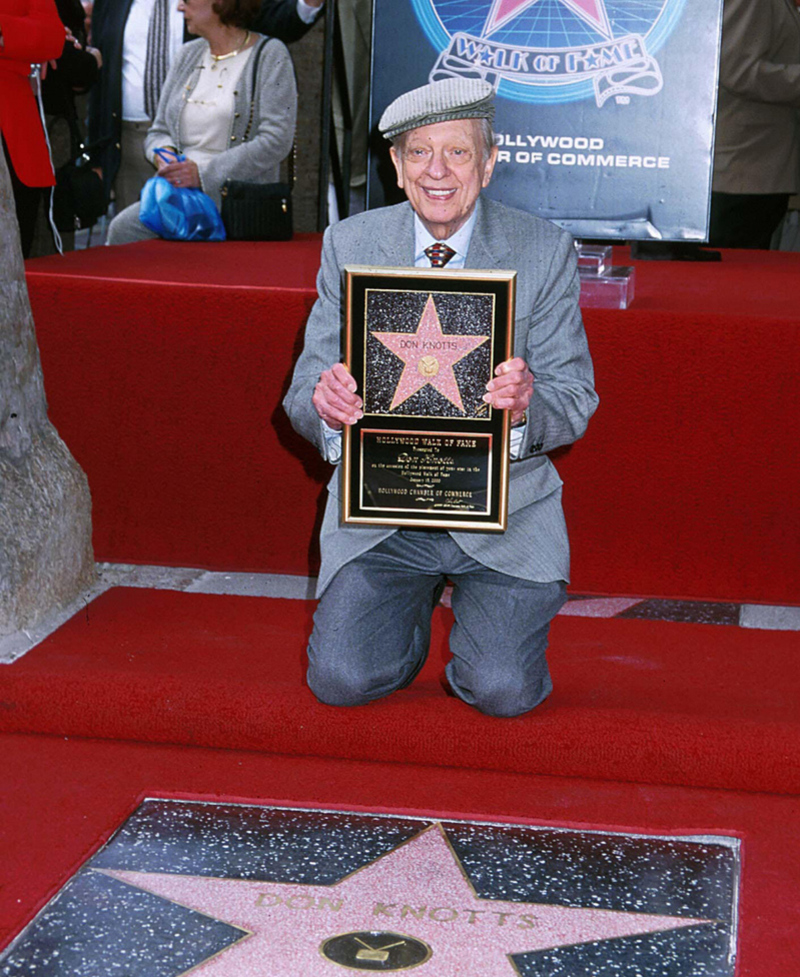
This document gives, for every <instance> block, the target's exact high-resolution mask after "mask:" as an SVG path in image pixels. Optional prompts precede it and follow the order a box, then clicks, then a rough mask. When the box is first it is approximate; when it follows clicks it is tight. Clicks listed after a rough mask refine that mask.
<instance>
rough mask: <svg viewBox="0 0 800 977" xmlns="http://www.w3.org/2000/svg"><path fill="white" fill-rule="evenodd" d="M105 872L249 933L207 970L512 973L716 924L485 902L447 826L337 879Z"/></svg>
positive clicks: (474, 976)
mask: <svg viewBox="0 0 800 977" xmlns="http://www.w3.org/2000/svg"><path fill="white" fill-rule="evenodd" d="M102 871H103V872H104V874H106V875H110V876H112V877H113V878H115V879H119V880H121V881H122V882H125V883H127V884H129V885H132V886H136V887H137V888H139V889H144V890H146V891H147V892H152V893H154V894H155V895H158V896H161V897H162V898H164V899H168V900H170V901H171V902H175V903H178V904H180V905H182V906H186V907H188V908H189V909H193V910H195V911H196V912H198V913H203V914H204V915H206V916H211V917H213V918H215V919H218V920H222V921H224V922H227V923H229V924H230V925H232V926H236V927H239V928H240V929H242V930H243V931H244V933H243V936H242V939H241V940H239V942H238V943H235V944H233V945H232V946H230V947H228V949H226V950H223V951H222V952H221V953H219V954H217V955H216V956H214V957H210V958H209V959H207V960H205V961H203V963H201V964H200V965H199V966H197V967H195V968H194V970H193V971H192V973H193V974H197V975H198V977H256V975H257V977H309V975H313V977H342V967H345V968H348V969H351V970H372V971H375V970H405V969H410V968H412V967H413V968H414V969H415V972H416V973H417V974H419V977H487V975H489V974H491V975H492V977H503V975H504V974H507V975H508V977H513V975H514V974H515V973H517V972H518V971H517V970H516V967H515V966H514V962H513V960H511V955H513V954H520V953H530V952H532V951H535V950H546V949H552V948H554V947H560V946H570V945H573V944H576V943H587V942H593V941H598V940H610V939H615V938H619V937H624V936H633V935H636V934H641V933H655V932H661V931H667V930H673V929H680V928H682V927H685V926H694V925H697V924H700V923H711V922H713V920H703V919H689V918H686V917H677V916H656V915H646V914H644V913H629V912H617V911H610V910H601V909H574V908H571V907H567V906H552V905H544V904H539V903H529V902H506V901H502V900H495V899H481V898H479V897H478V896H477V895H476V893H475V890H474V889H473V887H472V885H471V884H470V882H469V880H468V878H467V875H466V873H465V872H464V869H463V868H462V866H461V863H460V861H459V860H458V857H457V856H456V854H455V852H454V851H453V849H452V848H451V847H450V843H449V842H448V840H447V837H446V835H445V834H444V831H443V829H442V827H441V826H440V825H438V824H437V825H433V826H432V827H430V828H426V829H425V830H424V831H422V832H421V833H420V834H418V835H416V837H414V838H412V839H411V840H410V841H408V842H406V843H404V844H402V845H399V846H398V847H397V848H395V849H394V850H393V851H391V852H389V853H388V854H387V855H383V856H381V857H380V858H377V859H376V860H375V861H373V862H370V863H369V864H368V865H365V866H364V867H363V868H361V869H358V870H357V871H355V872H353V873H352V874H351V875H348V876H346V877H345V878H344V879H342V881H341V882H337V883H334V884H333V885H320V886H314V885H295V884H286V883H278V882H253V881H242V880H239V879H215V878H202V877H197V876H188V875H166V874H160V873H151V872H128V871H117V870H108V869H104V870H102Z"/></svg>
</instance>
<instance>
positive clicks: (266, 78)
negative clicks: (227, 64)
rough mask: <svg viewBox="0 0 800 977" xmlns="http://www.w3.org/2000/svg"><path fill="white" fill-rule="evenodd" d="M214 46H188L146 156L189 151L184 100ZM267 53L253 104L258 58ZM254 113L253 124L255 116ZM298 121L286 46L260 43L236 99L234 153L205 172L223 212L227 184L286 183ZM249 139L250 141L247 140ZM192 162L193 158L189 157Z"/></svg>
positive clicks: (164, 96)
mask: <svg viewBox="0 0 800 977" xmlns="http://www.w3.org/2000/svg"><path fill="white" fill-rule="evenodd" d="M207 49H208V43H207V42H206V41H204V40H202V39H201V40H197V41H190V42H189V43H188V44H184V45H183V47H182V48H181V49H180V51H179V52H178V54H177V56H176V57H175V60H174V61H173V63H172V64H171V65H170V69H169V73H168V74H167V77H166V79H165V81H164V87H163V88H162V90H161V97H160V98H159V100H158V109H157V111H156V117H155V119H154V120H153V124H152V126H151V127H150V129H149V130H148V133H147V137H146V139H145V143H144V151H145V155H146V156H147V158H148V159H150V160H152V157H153V150H155V149H157V148H158V147H160V146H174V147H175V148H176V149H177V150H178V151H179V152H183V151H184V148H185V147H184V143H183V138H182V134H181V112H182V110H183V106H184V96H185V95H191V93H192V91H193V90H194V87H195V85H196V84H197V79H198V77H199V74H200V72H199V71H198V70H197V67H198V65H199V64H200V62H201V60H202V58H203V54H204V52H205V51H206V50H207ZM259 49H261V56H260V58H259V61H258V71H257V74H256V85H255V102H253V58H254V57H255V56H256V55H257V54H258V51H259ZM251 107H252V110H253V119H252V124H251V125H249V129H250V131H249V133H248V131H247V130H248V124H249V123H250V111H251ZM296 117H297V87H296V85H295V80H294V68H293V66H292V59H291V57H290V55H289V52H288V51H287V50H286V46H285V45H284V44H283V43H281V41H278V40H276V39H275V38H271V39H270V40H267V41H264V39H263V38H262V39H259V40H258V41H257V42H256V44H255V45H254V46H253V51H252V54H251V55H250V57H249V58H248V60H247V63H246V64H245V66H244V70H243V72H242V78H241V80H240V82H239V85H238V87H237V91H236V93H235V98H234V115H233V118H232V119H231V123H230V130H229V133H228V145H229V147H230V148H229V149H226V150H224V151H223V152H221V153H218V154H217V155H216V156H214V158H213V159H210V160H209V161H208V162H207V163H206V164H205V165H204V166H202V167H200V180H201V183H202V185H203V190H205V192H206V193H207V194H208V195H209V197H211V198H212V200H213V201H214V203H215V204H216V205H217V206H218V207H219V206H220V201H221V198H220V190H221V189H222V186H223V184H224V183H225V181H226V180H228V179H232V180H250V181H252V182H254V183H274V182H276V181H277V180H278V179H279V177H280V164H281V160H283V159H284V158H285V157H286V156H288V155H289V150H290V149H291V148H292V142H293V140H294V129H295V120H296ZM245 135H247V140H245V138H244V137H245ZM189 157H190V158H191V154H189Z"/></svg>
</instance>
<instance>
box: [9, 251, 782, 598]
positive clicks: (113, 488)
mask: <svg viewBox="0 0 800 977" xmlns="http://www.w3.org/2000/svg"><path fill="white" fill-rule="evenodd" d="M319 246H320V245H319V238H316V237H306V238H303V239H301V240H298V241H293V242H291V243H290V244H288V245H287V244H278V243H270V242H264V243H260V244H245V243H242V242H234V243H233V244H227V243H226V244H224V245H218V246H216V245H204V246H197V247H189V246H186V245H182V244H179V243H178V244H174V243H170V242H165V241H150V242H144V243H142V244H138V245H127V246H125V247H120V248H113V249H112V248H95V249H91V250H90V251H89V252H77V253H74V254H69V255H66V256H65V257H63V258H58V257H55V258H41V259H36V260H34V261H31V262H29V263H28V265H27V268H28V284H29V289H30V295H31V303H32V306H33V310H34V314H35V317H36V328H37V334H38V339H39V345H40V349H41V356H42V364H43V369H44V376H45V383H46V388H47V393H48V400H49V404H50V414H51V417H52V419H53V421H54V423H55V424H56V426H57V427H58V429H59V431H60V433H61V435H62V436H63V437H64V439H65V440H66V442H67V444H68V445H69V446H70V448H71V450H72V451H73V453H74V454H75V456H76V458H77V459H78V461H79V462H80V463H81V465H82V466H83V468H84V470H85V471H86V473H87V475H88V478H89V483H90V486H91V489H92V494H93V500H94V527H95V541H94V542H95V552H96V554H97V557H98V559H102V560H112V561H119V562H133V563H161V564H168V565H174V566H194V567H214V568H218V569H239V570H262V571H273V572H283V573H297V574H306V573H307V572H308V571H309V569H312V570H313V569H314V568H315V567H316V564H317V552H316V523H317V518H318V512H319V508H318V506H319V500H320V496H321V494H322V492H323V484H324V481H325V480H326V478H327V472H328V469H327V466H325V465H324V464H323V463H322V462H321V460H320V459H319V458H318V456H317V455H316V453H315V451H314V449H312V448H311V447H310V446H309V445H308V444H306V443H305V442H303V441H302V440H301V439H300V438H298V437H297V436H295V435H294V433H293V432H292V431H291V429H290V427H289V424H288V421H287V420H286V418H285V416H284V415H283V412H282V410H281V408H280V400H281V396H282V393H283V391H284V390H285V387H286V384H287V382H288V377H289V374H290V371H291V367H292V362H293V359H294V357H295V355H296V352H297V348H298V342H299V337H300V335H301V333H302V329H303V325H304V322H305V319H306V317H307V315H308V311H309V309H310V308H311V305H312V303H313V301H314V297H315V286H314V276H315V272H316V267H317V262H318V256H319ZM625 261H626V263H627V259H625ZM799 267H800V266H799V265H798V258H797V255H794V254H780V253H773V252H727V253H726V254H725V256H724V261H722V262H721V263H720V264H717V265H709V264H705V263H704V264H700V265H693V264H692V263H690V262H637V263H636V269H637V283H636V301H635V303H634V305H633V307H632V308H631V309H629V310H626V311H612V310H603V309H591V310H586V313H585V319H586V326H587V332H588V335H589V341H590V345H591V348H592V353H593V356H594V360H595V367H596V374H597V388H598V391H599V394H600V398H601V404H600V408H599V410H598V412H597V414H596V416H595V418H594V419H593V420H592V423H591V425H590V428H589V433H588V435H587V436H586V438H585V439H584V440H583V441H581V442H579V443H578V444H576V445H575V446H574V447H573V448H572V449H571V450H569V451H567V452H565V453H561V454H560V456H558V457H556V459H555V460H556V464H557V466H558V468H559V470H560V472H561V474H562V476H563V477H564V480H565V482H566V487H565V493H564V505H565V509H566V512H567V520H568V523H569V526H570V532H571V538H572V549H573V579H572V586H573V590H574V591H575V592H576V593H615V594H623V595H633V596H663V597H677V598H697V599H710V600H721V601H733V602H747V601H754V602H765V603H776V604H783V603H786V604H791V603H797V602H798V601H799V600H800V594H799V593H798V587H797V581H798V579H800V509H798V507H797V506H792V505H791V500H792V499H793V498H794V497H795V495H796V487H797V485H798V483H800V454H798V452H797V451H796V450H794V449H793V443H792V438H791V431H790V430H789V429H787V428H785V424H784V419H785V418H796V417H798V416H800V387H798V384H797V382H796V377H797V375H798V374H799V373H800V318H798V315H797V311H798V298H797V280H798V268H799Z"/></svg>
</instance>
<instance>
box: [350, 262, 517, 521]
mask: <svg viewBox="0 0 800 977" xmlns="http://www.w3.org/2000/svg"><path fill="white" fill-rule="evenodd" d="M515 284H516V272H515V271H473V270H471V269H470V270H466V269H465V270H454V271H448V270H447V269H431V268H373V267H360V266H355V267H354V266H351V267H347V268H345V296H346V306H345V308H346V323H345V334H346V335H345V364H346V366H347V368H348V369H349V370H350V372H351V373H352V374H353V377H354V378H355V381H356V383H357V384H358V391H359V394H360V396H361V398H362V400H363V402H364V416H363V417H362V418H361V420H360V421H359V422H358V423H357V424H354V425H352V426H347V425H345V429H344V441H343V457H342V463H343V476H344V493H343V514H342V518H343V520H344V522H345V523H348V524H365V525H372V526H374V525H382V526H408V527H416V528H427V529H468V530H472V531H478V530H486V531H490V532H503V531H504V530H505V528H506V522H507V516H508V460H509V452H508V446H509V431H510V424H511V422H510V417H509V412H508V411H506V410H495V409H493V408H492V407H491V406H490V405H489V404H487V403H486V402H485V401H484V400H483V395H484V394H485V393H486V384H487V383H488V382H489V380H490V379H491V378H492V377H493V376H494V370H495V368H496V367H497V366H498V364H500V363H502V362H503V361H504V360H507V359H509V358H510V357H511V356H512V355H513V352H512V351H513V346H514V336H513V331H514V288H515Z"/></svg>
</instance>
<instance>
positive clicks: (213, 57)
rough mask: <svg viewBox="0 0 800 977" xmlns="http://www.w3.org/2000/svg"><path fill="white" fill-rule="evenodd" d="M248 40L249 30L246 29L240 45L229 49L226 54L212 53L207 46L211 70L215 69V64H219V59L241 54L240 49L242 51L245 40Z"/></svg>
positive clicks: (222, 59)
mask: <svg viewBox="0 0 800 977" xmlns="http://www.w3.org/2000/svg"><path fill="white" fill-rule="evenodd" d="M249 40H250V31H247V30H246V31H245V32H244V40H243V41H242V43H241V44H240V46H239V47H237V48H236V50H235V51H229V52H228V53H227V54H213V53H212V52H211V49H210V48H209V51H208V53H209V54H210V55H211V60H212V61H213V62H214V63H213V64H212V65H211V70H212V71H216V70H217V65H218V64H219V62H220V61H227V60H228V58H235V57H236V55H237V54H241V53H242V51H244V49H245V48H246V47H247V42H248V41H249Z"/></svg>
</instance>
